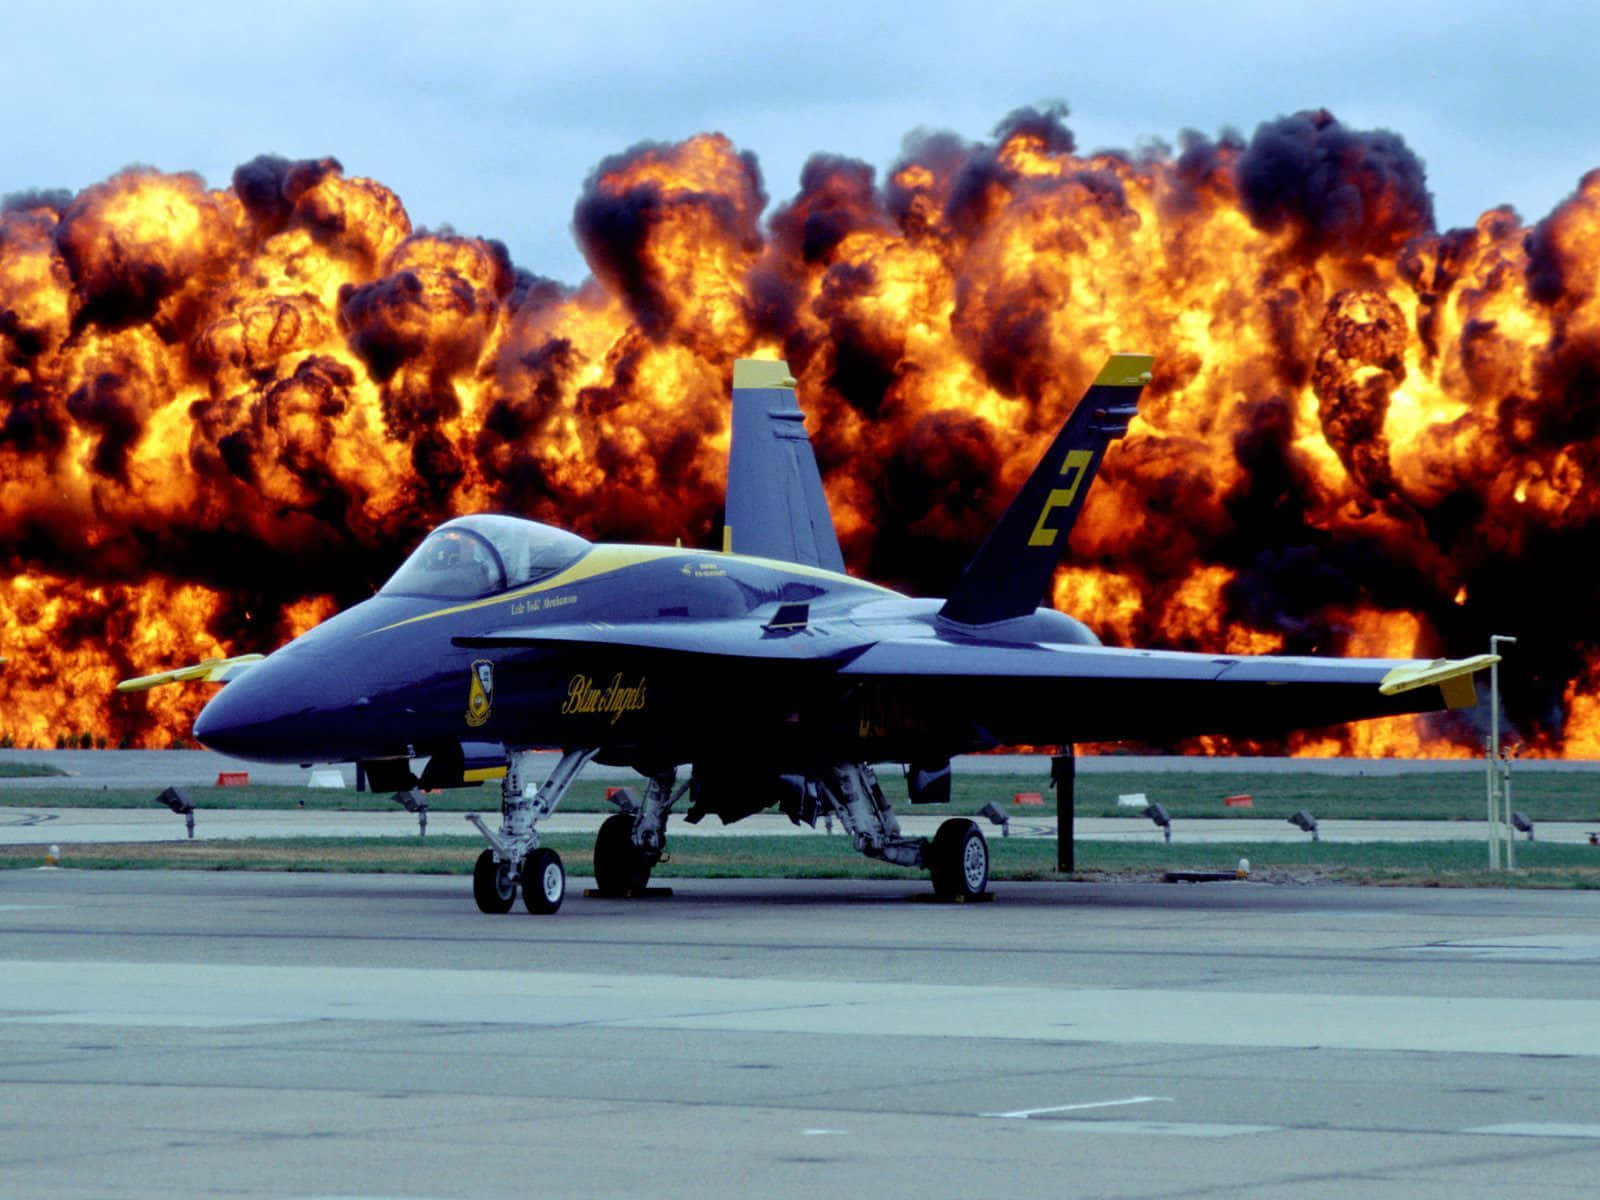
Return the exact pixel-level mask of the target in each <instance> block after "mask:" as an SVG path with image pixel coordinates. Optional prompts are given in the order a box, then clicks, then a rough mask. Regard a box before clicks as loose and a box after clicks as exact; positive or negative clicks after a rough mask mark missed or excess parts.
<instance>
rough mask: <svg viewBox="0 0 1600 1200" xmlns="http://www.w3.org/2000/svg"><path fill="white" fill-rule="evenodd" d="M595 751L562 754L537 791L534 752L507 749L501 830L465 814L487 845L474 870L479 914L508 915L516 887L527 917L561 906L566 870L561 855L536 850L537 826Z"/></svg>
mask: <svg viewBox="0 0 1600 1200" xmlns="http://www.w3.org/2000/svg"><path fill="white" fill-rule="evenodd" d="M597 753H598V750H595V749H593V748H587V747H586V748H580V749H577V750H568V751H566V752H564V753H563V754H562V755H561V761H560V762H559V763H557V764H556V768H555V770H554V771H552V772H551V773H550V778H549V779H547V780H546V781H545V784H544V786H543V787H542V788H538V789H537V790H536V789H534V788H533V786H532V784H531V780H530V776H529V771H530V769H531V768H532V766H533V751H531V750H510V749H508V752H507V756H506V777H505V781H504V783H502V784H501V788H500V828H498V829H490V828H489V826H488V825H487V824H486V823H485V821H484V819H483V818H482V817H480V816H479V815H478V814H477V813H469V814H468V815H467V820H469V821H471V822H472V823H473V824H474V825H476V826H477V827H478V832H480V833H481V834H483V836H484V838H485V839H486V840H487V841H488V843H489V848H488V849H487V850H485V851H484V852H483V853H482V854H480V855H478V861H477V863H476V864H475V865H474V866H473V869H472V898H473V899H474V900H476V901H477V902H478V911H480V912H486V913H508V912H510V911H511V906H512V905H513V904H515V903H516V899H517V891H518V889H519V888H520V889H521V891H522V903H523V905H524V906H525V907H526V908H527V910H528V911H529V912H531V913H553V912H555V911H556V910H557V909H559V908H560V907H561V901H562V900H563V899H564V898H565V897H566V894H567V872H566V869H565V868H564V867H563V866H562V865H561V856H560V855H559V854H557V853H556V852H555V851H554V850H550V849H546V848H541V847H540V845H539V829H538V825H539V822H540V821H542V820H544V819H545V818H546V817H548V816H549V815H550V814H551V813H553V812H555V810H556V805H558V804H560V803H561V798H562V797H563V796H565V795H566V794H567V789H568V788H569V787H571V786H572V781H573V780H574V779H576V778H577V777H578V772H579V771H581V770H583V768H584V767H585V766H586V765H587V764H588V762H589V760H590V759H591V758H593V757H594V756H595V755H596V754H597Z"/></svg>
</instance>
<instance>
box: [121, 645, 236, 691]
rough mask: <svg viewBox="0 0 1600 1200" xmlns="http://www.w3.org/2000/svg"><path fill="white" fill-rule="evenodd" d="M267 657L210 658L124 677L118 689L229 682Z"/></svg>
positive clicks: (134, 689) (145, 688)
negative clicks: (146, 673)
mask: <svg viewBox="0 0 1600 1200" xmlns="http://www.w3.org/2000/svg"><path fill="white" fill-rule="evenodd" d="M265 657H266V655H264V654H236V655H234V656H233V657H232V658H208V659H206V660H205V661H204V662H199V663H196V664H195V665H194V666H192V667H177V668H175V669H173V670H171V671H158V672H156V673H155V674H154V675H140V676H139V677H138V678H137V679H124V680H123V681H122V682H121V683H119V684H117V691H119V692H146V691H149V690H150V689H151V688H153V687H160V686H162V685H163V684H167V683H227V682H228V680H230V679H233V678H235V677H237V676H239V675H241V674H243V673H244V672H245V671H248V670H249V669H250V668H251V667H252V666H254V665H255V664H256V663H258V662H260V661H261V660H262V659H263V658H265Z"/></svg>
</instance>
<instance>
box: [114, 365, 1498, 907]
mask: <svg viewBox="0 0 1600 1200" xmlns="http://www.w3.org/2000/svg"><path fill="white" fill-rule="evenodd" d="M1153 361H1154V360H1153V359H1152V358H1151V357H1150V356H1148V355H1143V354H1117V355H1114V356H1112V357H1111V358H1110V360H1109V361H1108V362H1107V363H1106V365H1105V367H1104V369H1103V370H1102V371H1101V372H1100V374H1099V376H1098V377H1097V378H1096V379H1095V380H1094V382H1093V384H1092V385H1091V386H1090V387H1089V389H1088V391H1087V392H1086V394H1085V395H1084V397H1083V399H1082V400H1081V401H1080V402H1079V404H1078V405H1077V407H1076V408H1075V409H1074V411H1073V413H1072V415H1071V416H1070V417H1069V418H1068V420H1067V421H1066V423H1065V425H1064V426H1063V427H1062V429H1061V430H1060V432H1059V433H1058V435H1057V436H1056V438H1055V439H1054V441H1053V442H1052V443H1051V445H1050V447H1049V449H1048V450H1047V451H1046V452H1045V454H1044V456H1043V458H1042V459H1041V460H1040V461H1039V463H1038V465H1037V466H1036V467H1035V469H1034V471H1033V473H1032V475H1031V476H1030V477H1029V478H1028V480H1027V481H1026V483H1025V484H1024V485H1023V487H1022V489H1021V491H1020V492H1019V493H1018V495H1017V497H1016V498H1015V500H1014V501H1013V502H1012V504H1011V505H1010V507H1009V508H1008V509H1007V510H1006V512H1005V513H1004V515H1003V516H1002V517H1001V519H1000V522H999V524H998V525H997V526H996V527H995V529H994V531H993V532H992V533H991V534H990V536H989V538H988V540H987V541H986V542H985V543H984V544H983V546H982V548H981V549H979V551H978V552H977V554H976V556H975V557H974V558H973V559H972V561H971V563H970V564H969V565H968V566H967V568H966V570H965V572H964V574H963V575H962V576H961V578H960V581H959V582H958V583H957V584H956V587H955V589H954V593H953V594H952V595H951V596H950V597H949V598H948V599H918V598H913V597H910V596H905V595H902V594H900V593H898V592H894V591H891V590H889V589H888V588H884V587H879V586H878V585H876V584H873V583H869V582H867V581H866V580H862V579H857V578H855V577H853V576H851V575H850V574H848V573H847V572H846V570H845V564H844V559H843V557H842V555H841V554H840V550H839V542H838V538H837V536H836V534H835V532H834V526H833V520H832V517H831V515H830V513H829V511H828V505H827V501H826V498H825V496H824V493H823V489H822V483H821V479H820V476H819V473H818V470H817V465H816V459H815V456H814V455H813V452H812V449H811V443H810V441H809V439H808V438H807V436H806V432H805V427H804V418H803V415H802V413H801V411H800V408H799V405H798V403H797V401H796V397H795V387H796V384H795V381H794V380H793V379H792V378H790V375H789V370H788V367H787V366H786V365H785V364H783V363H781V362H774V361H764V360H740V361H739V362H738V363H737V364H736V365H735V368H734V373H733V413H732V423H733V428H732V436H731V445H730V451H729V466H728V490H727V504H726V514H727V516H726V522H725V527H724V537H723V546H722V549H721V550H720V551H707V550H701V549H685V548H673V547H664V546H634V545H605V544H595V543H591V542H589V541H588V540H586V539H584V538H582V537H579V536H578V535H576V534H574V533H570V532H567V531H564V530H561V529H557V528H553V527H551V526H549V525H543V524H539V523H537V522H534V521H528V520H523V519H521V518H518V517H514V516H504V515H495V514H483V515H477V516H465V517H459V518H456V519H454V520H451V521H447V522H445V523H444V524H443V525H441V526H439V527H438V528H437V529H435V530H434V531H433V532H432V533H431V534H429V535H428V536H427V538H425V539H424V540H423V541H422V543H421V544H420V545H419V546H418V547H417V548H416V550H415V552H414V553H412V554H411V556H410V557H409V558H407V559H406V560H405V562H404V563H402V564H401V566H400V568H399V570H397V571H396V572H395V573H394V575H393V577H392V578H391V579H390V580H389V581H388V582H387V583H386V584H384V586H383V587H382V588H381V589H380V590H379V591H378V593H377V594H376V595H375V596H373V597H372V598H371V599H369V600H366V601H364V602H362V603H360V604H357V605H355V606H354V607H353V608H351V609H348V610H347V611H345V612H343V613H340V614H339V615H337V616H335V617H333V618H332V619H330V620H328V621H326V622H324V623H323V624H322V625H319V626H317V627H316V628H314V629H312V630H311V631H310V632H308V633H306V634H304V635H302V636H300V637H298V638H296V639H294V640H293V641H292V642H290V643H289V644H288V645H286V646H284V647H282V648H281V649H279V650H277V651H276V652H274V653H272V654H269V655H267V656H266V657H265V658H260V659H259V660H257V659H256V658H255V657H254V656H242V657H240V658H234V659H221V660H213V661H209V662H206V663H201V664H198V665H197V666H194V667H188V668H181V669H179V670H177V671H169V672H163V673H160V674H158V675H152V676H146V677H144V678H142V679H138V680H130V681H128V682H127V683H125V684H123V685H121V686H122V687H124V688H125V689H128V690H133V689H138V688H142V687H149V686H153V685H155V684H157V683H164V682H171V681H174V680H180V679H210V680H213V681H218V680H226V681H227V683H226V686H225V687H224V688H223V689H222V690H221V691H220V692H219V693H218V694H217V695H216V696H215V697H214V698H213V699H212V700H211V701H210V703H208V704H207V705H206V707H205V709H204V710H203V711H202V712H201V714H200V717H199V719H198V720H197V721H196V722H195V727H194V734H195V737H196V738H197V739H198V740H199V741H200V742H202V743H203V744H205V745H207V746H210V747H212V748H214V749H216V750H220V751H223V752H225V753H228V754H233V755H237V756H239V757H241V758H246V759H255V760H261V761H269V762H271V761H277V762H294V763H306V764H311V763H323V762H352V761H353V762H356V763H358V764H360V765H361V767H362V769H363V770H364V771H365V773H366V775H367V778H368V779H369V780H370V782H371V784H372V786H373V788H374V790H385V791H387V790H391V789H392V790H395V791H397V792H398V791H404V790H405V789H408V788H413V787H417V786H423V787H441V786H460V785H463V784H465V783H466V782H468V781H469V779H470V778H477V777H481V775H482V773H483V769H484V765H485V764H484V762H483V751H482V749H481V746H482V745H483V744H485V743H487V744H489V745H490V747H491V748H492V749H491V752H490V753H491V756H492V757H494V758H495V759H498V760H500V761H503V764H504V768H505V772H504V778H503V780H502V784H501V804H500V822H499V824H498V826H491V824H490V823H489V822H487V821H485V820H483V819H482V818H481V817H478V816H476V815H474V816H472V817H469V818H468V819H469V820H472V821H474V822H475V823H476V824H477V826H478V828H479V829H480V831H481V832H482V834H483V836H484V839H485V840H486V842H487V843H488V846H487V848H486V849H485V850H484V851H483V852H482V853H481V854H480V855H479V857H478V860H477V863H476V866H475V869H474V872H473V895H474V898H475V899H476V901H477V904H478V907H479V908H480V909H481V910H482V911H484V912H486V913H504V912H508V911H509V910H510V909H511V908H512V907H513V905H514V903H515V899H516V896H517V893H518V892H519V890H520V892H521V894H522V897H523V901H524V905H525V907H526V908H527V909H528V911H530V912H535V913H553V912H555V911H556V910H557V909H558V908H560V906H561V903H562V899H563V897H564V895H565V891H566V873H565V870H564V868H563V866H562V863H561V859H560V857H559V856H558V855H556V854H555V853H554V852H553V851H552V850H550V849H549V848H547V847H542V846H541V845H540V844H539V825H540V822H542V821H543V820H544V819H545V818H546V817H548V816H549V815H550V814H551V813H552V812H554V811H555V810H556V807H557V805H559V804H560V803H561V799H562V797H563V796H564V795H565V794H566V792H567V790H568V788H569V787H570V785H571V784H572V782H573V780H574V779H575V778H576V777H577V776H578V774H579V772H580V771H581V770H582V769H583V767H584V766H585V765H586V764H587V763H589V762H591V761H597V762H601V763H606V764H613V765H620V766H625V767H629V768H632V769H634V770H636V771H638V772H639V773H640V774H641V775H642V776H643V777H644V780H645V785H644V787H643V789H642V797H641V798H640V799H639V800H637V801H635V800H633V799H632V797H631V793H627V792H625V793H623V794H622V795H621V796H620V798H619V807H620V811H618V812H617V813H615V814H613V815H612V816H610V817H608V818H607V819H606V820H605V821H604V822H603V823H602V825H601V827H600V830H599V834H598V836H597V838H596V841H595V849H594V876H595V881H596V884H597V887H598V889H599V890H600V891H601V892H602V893H606V894H630V893H636V892H638V891H639V890H640V889H642V888H643V887H644V886H645V884H646V882H647V880H648V879H649V876H650V873H651V870H652V869H653V867H654V866H655V864H656V863H657V862H658V861H659V860H660V858H661V855H662V851H663V847H664V845H665V838H666V828H667V822H668V818H669V815H670V814H671V813H672V812H673V810H674V809H675V808H676V806H677V805H678V804H679V803H680V802H681V801H682V800H683V798H684V796H685V795H686V794H687V796H688V811H687V813H686V814H685V819H686V820H688V821H690V822H694V821H698V820H700V819H702V818H703V817H706V816H715V817H717V818H719V819H721V820H722V821H724V822H732V821H738V820H740V819H742V818H745V817H748V816H750V815H752V814H754V813H758V812H761V811H762V810H764V809H767V808H770V807H773V806H776V807H777V808H779V809H780V810H781V811H782V812H784V813H786V814H788V816H789V817H790V818H791V819H792V820H794V821H796V822H798V823H803V824H807V825H812V826H815V825H816V824H817V822H818V821H819V820H824V819H837V820H838V821H840V822H841V823H842V825H843V827H844V829H845V830H846V831H847V832H848V833H849V835H850V837H851V839H852V841H853V843H854V846H855V848H856V849H857V850H859V851H860V852H861V853H863V854H866V855H868V856H870V857H873V858H877V859H882V860H884V861H887V862H890V863H895V864H899V865H901V866H904V867H907V868H917V869H926V870H927V871H928V872H929V874H930V876H931V878H932V883H933V889H934V892H935V893H936V894H937V895H939V896H941V897H948V898H970V897H976V896H980V895H982V894H984V893H985V891H986V889H987V887H988V880H989V851H988V845H987V843H986V841H985V839H984V836H983V833H982V831H981V830H980V829H979V827H978V825H977V824H976V823H975V822H973V821H970V820H967V819H964V818H953V819H951V820H947V821H945V822H944V823H943V824H942V825H941V826H940V828H939V829H938V831H937V833H936V835H935V836H934V837H933V838H932V839H931V840H929V839H926V838H919V837H908V836H906V835H905V834H904V833H903V832H902V830H901V828H900V825H899V822H898V821H897V819H896V817H895V814H894V812H893V810H892V808H891V806H890V804H889V802H888V800H887V799H886V798H885V796H884V792H883V789H882V787H881V786H880V785H879V782H878V778H877V775H876V771H875V767H876V766H878V765H881V764H885V763H892V764H898V765H899V767H900V768H901V769H902V770H903V771H904V773H905V779H906V785H907V791H908V795H909V799H910V801H911V803H913V804H918V803H925V802H940V801H946V800H948V799H949V796H950V759H951V757H952V756H954V755H960V754H968V753H972V752H975V751H983V750H988V749H991V748H994V747H996V746H1003V745H1034V746H1038V745H1049V746H1070V745H1071V744H1072V743H1074V742H1080V741H1117V740H1125V739H1142V740H1150V739H1165V738H1174V737H1180V736H1189V735H1197V734H1207V733H1222V734H1246V735H1251V736H1257V737H1260V736H1270V735H1274V734H1279V733H1282V732H1285V731H1287V730H1291V729H1297V728H1303V727H1312V726H1319V725H1327V724H1333V723H1338V722H1345V721H1351V720H1358V719H1361V718H1364V717H1375V716H1381V715H1390V714H1395V713H1404V712H1416V711H1423V710H1428V709H1435V708H1441V707H1445V706H1451V707H1461V706H1464V705H1470V704H1472V703H1474V702H1475V700H1476V694H1475V691H1474V686H1473V681H1472V675H1473V672H1475V671H1477V670H1479V669H1480V668H1482V667H1485V666H1487V665H1488V664H1489V662H1490V661H1491V660H1490V658H1489V656H1479V657H1477V658H1471V659H1464V660H1439V661H1437V662H1431V663H1430V662H1423V661H1414V660H1393V659H1334V658H1313V657H1281V656H1254V657H1252V656H1240V655H1231V654H1194V653H1182V652H1174V651H1164V650H1143V649H1124V648H1114V647H1108V646H1103V645H1101V644H1100V641H1099V639H1098V638H1097V637H1096V636H1095V634H1094V633H1093V632H1092V631H1091V630H1090V629H1089V628H1088V627H1087V626H1086V625H1085V624H1084V623H1083V622H1081V621H1079V620H1076V619H1075V618H1073V617H1071V616H1068V615H1067V614H1065V613H1062V612H1058V611H1056V610H1055V609H1053V608H1050V607H1047V597H1048V594H1049V590H1050V584H1051V579H1052V577H1053V574H1054V572H1055V569H1056V566H1057V564H1058V562H1059V561H1060V559H1061V557H1062V554H1063V552H1064V550H1065V547H1066V541H1067V533H1068V531H1069V530H1070V529H1071V527H1072V523H1073V521H1074V520H1075V518H1076V516H1077V514H1078V512H1079V510H1080V509H1081V507H1082V505H1083V503H1084V499H1085V496H1086V494H1087V492H1088V489H1089V485H1090V482H1091V480H1092V479H1093V477H1094V474H1095V472H1096V470H1097V468H1098V467H1099V464H1100V461H1101V458H1102V456H1103V455H1104V454H1105V451H1106V448H1107V446H1108V445H1109V444H1110V442H1111V441H1112V440H1114V439H1116V438H1118V437H1120V436H1122V435H1123V433H1124V432H1125V431H1126V430H1127V427H1128V423H1129V421H1130V420H1131V419H1132V418H1133V416H1134V415H1135V413H1136V411H1137V401H1138V397H1139V393H1140V390H1141V388H1142V387H1143V386H1144V385H1145V384H1146V383H1148V382H1149V380H1150V377H1151V368H1152V366H1153ZM545 748H556V749H559V750H560V751H561V757H560V760H559V763H558V765H557V766H556V767H555V769H554V771H553V772H552V773H551V774H550V776H549V778H548V779H547V780H546V781H545V782H544V783H543V785H542V786H535V780H534V779H533V778H531V777H530V772H531V771H532V770H533V769H534V758H533V755H534V752H535V751H536V750H540V749H545ZM421 759H426V760H427V761H426V765H425V767H424V768H423V769H422V772H421V775H420V777H419V776H418V775H417V774H415V773H414V772H413V766H412V764H413V762H414V761H418V760H421ZM685 769H687V772H688V778H687V779H686V780H680V773H681V772H683V771H684V770H685Z"/></svg>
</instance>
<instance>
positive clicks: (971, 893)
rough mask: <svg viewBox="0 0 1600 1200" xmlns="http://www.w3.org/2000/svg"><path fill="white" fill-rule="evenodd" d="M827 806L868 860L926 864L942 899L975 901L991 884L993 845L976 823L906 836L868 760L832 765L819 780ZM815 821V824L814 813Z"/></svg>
mask: <svg viewBox="0 0 1600 1200" xmlns="http://www.w3.org/2000/svg"><path fill="white" fill-rule="evenodd" d="M820 784H821V786H820V788H819V791H820V792H821V797H822V799H823V802H824V803H823V805H822V806H820V812H821V813H826V812H828V811H831V812H832V814H833V815H834V816H836V817H838V818H839V821H840V823H841V824H842V825H843V826H844V828H845V832H847V833H848V834H849V835H850V840H851V841H852V842H853V843H854V844H855V848H856V849H857V850H859V851H860V852H861V853H862V854H865V855H866V856H867V857H868V858H881V859H883V860H884V861H885V862H891V863H895V864H897V865H898V866H902V867H926V868H927V870H928V873H929V875H931V876H932V877H933V894H934V895H935V896H936V897H938V898H939V899H941V900H976V899H977V898H978V897H980V896H983V895H986V894H987V891H988V887H989V843H988V842H987V841H985V840H984V837H983V831H982V830H981V829H979V828H978V826H977V824H976V823H974V822H972V821H969V820H967V819H966V818H965V817H952V818H951V819H950V820H948V821H946V822H944V823H943V824H942V825H940V826H939V829H938V832H937V833H935V834H934V837H933V841H931V842H930V841H928V839H927V838H911V837H906V836H905V835H904V834H903V833H901V831H900V822H899V821H897V820H896V819H895V815H894V810H893V809H892V808H890V806H889V801H888V800H887V799H886V798H885V797H884V794H883V789H882V788H881V787H879V786H878V777H877V775H876V774H875V773H874V772H873V770H872V768H871V767H869V766H868V765H867V764H866V763H846V764H842V765H840V766H836V767H833V768H832V769H830V770H829V771H828V772H827V774H826V775H825V776H824V777H823V778H822V779H821V780H820ZM812 815H813V819H812V824H813V825H814V824H816V821H815V816H816V815H819V813H813V814H812Z"/></svg>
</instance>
